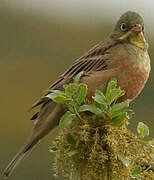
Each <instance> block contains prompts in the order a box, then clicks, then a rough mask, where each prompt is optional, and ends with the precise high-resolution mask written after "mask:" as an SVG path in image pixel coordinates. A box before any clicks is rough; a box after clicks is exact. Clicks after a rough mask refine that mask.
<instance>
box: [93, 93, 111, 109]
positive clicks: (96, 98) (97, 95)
mask: <svg viewBox="0 0 154 180" xmlns="http://www.w3.org/2000/svg"><path fill="white" fill-rule="evenodd" d="M92 98H93V99H94V101H95V103H98V104H100V105H101V106H100V107H102V110H105V111H107V109H108V106H107V103H106V97H105V96H104V94H103V93H102V92H101V91H100V90H96V91H95V96H92Z"/></svg>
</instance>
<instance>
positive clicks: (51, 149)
mask: <svg viewBox="0 0 154 180" xmlns="http://www.w3.org/2000/svg"><path fill="white" fill-rule="evenodd" d="M57 150H58V149H57V148H56V147H54V146H53V147H51V148H50V150H49V151H50V152H56V151H57Z"/></svg>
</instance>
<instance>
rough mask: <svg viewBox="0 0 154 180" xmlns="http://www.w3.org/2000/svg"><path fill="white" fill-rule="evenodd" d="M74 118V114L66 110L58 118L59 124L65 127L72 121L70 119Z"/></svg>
mask: <svg viewBox="0 0 154 180" xmlns="http://www.w3.org/2000/svg"><path fill="white" fill-rule="evenodd" d="M75 118H76V115H75V114H72V113H71V112H70V111H67V112H66V113H65V114H64V115H63V116H62V117H61V119H60V122H59V125H60V126H62V127H65V126H67V125H69V124H71V123H72V121H73V120H74V119H75Z"/></svg>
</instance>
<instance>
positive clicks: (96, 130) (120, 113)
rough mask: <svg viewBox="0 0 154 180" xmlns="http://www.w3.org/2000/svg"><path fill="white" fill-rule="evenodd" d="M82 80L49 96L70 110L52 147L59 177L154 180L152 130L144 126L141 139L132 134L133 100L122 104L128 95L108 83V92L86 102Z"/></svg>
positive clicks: (76, 78) (77, 179)
mask: <svg viewBox="0 0 154 180" xmlns="http://www.w3.org/2000/svg"><path fill="white" fill-rule="evenodd" d="M81 76H82V72H81V73H79V74H78V75H77V76H76V77H75V79H74V82H73V83H71V84H68V85H65V86H64V91H59V90H53V91H52V92H51V93H49V94H48V95H47V98H50V99H52V100H53V101H55V102H57V103H63V104H65V105H66V106H67V109H68V111H67V112H66V113H65V114H64V115H63V116H62V117H61V120H60V123H59V126H60V127H61V133H60V135H59V136H58V137H57V138H56V139H55V140H54V142H53V145H52V147H51V148H50V151H51V152H54V153H56V157H55V163H54V167H55V171H56V175H59V174H61V175H63V176H64V177H69V178H70V179H71V180H102V179H104V180H131V179H136V180H152V179H154V172H153V165H154V164H153V158H154V147H153V143H154V142H152V141H150V142H148V141H144V140H143V138H144V137H146V136H148V135H149V129H148V127H147V126H146V125H145V124H144V123H142V122H140V123H139V124H138V127H137V132H138V136H136V135H134V134H133V133H132V132H130V131H129V130H127V128H126V126H127V124H128V121H127V120H128V119H130V117H131V115H132V114H133V112H132V111H131V110H130V109H128V107H129V103H130V100H126V101H124V102H118V99H119V98H120V97H122V96H123V95H124V94H125V92H124V91H123V90H121V89H120V88H119V87H117V80H116V79H111V80H110V81H109V83H108V86H107V89H106V93H105V94H103V93H102V92H101V91H99V90H96V92H95V94H94V96H93V97H92V99H93V101H92V102H91V101H89V100H87V99H86V96H87V92H88V88H87V85H85V84H82V83H79V82H80V77H81Z"/></svg>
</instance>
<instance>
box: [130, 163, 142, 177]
mask: <svg viewBox="0 0 154 180" xmlns="http://www.w3.org/2000/svg"><path fill="white" fill-rule="evenodd" d="M141 172H142V168H141V166H139V165H138V166H136V167H135V169H134V170H133V172H132V173H131V175H130V176H131V177H132V178H135V177H136V176H137V175H138V174H140V173H141Z"/></svg>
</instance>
